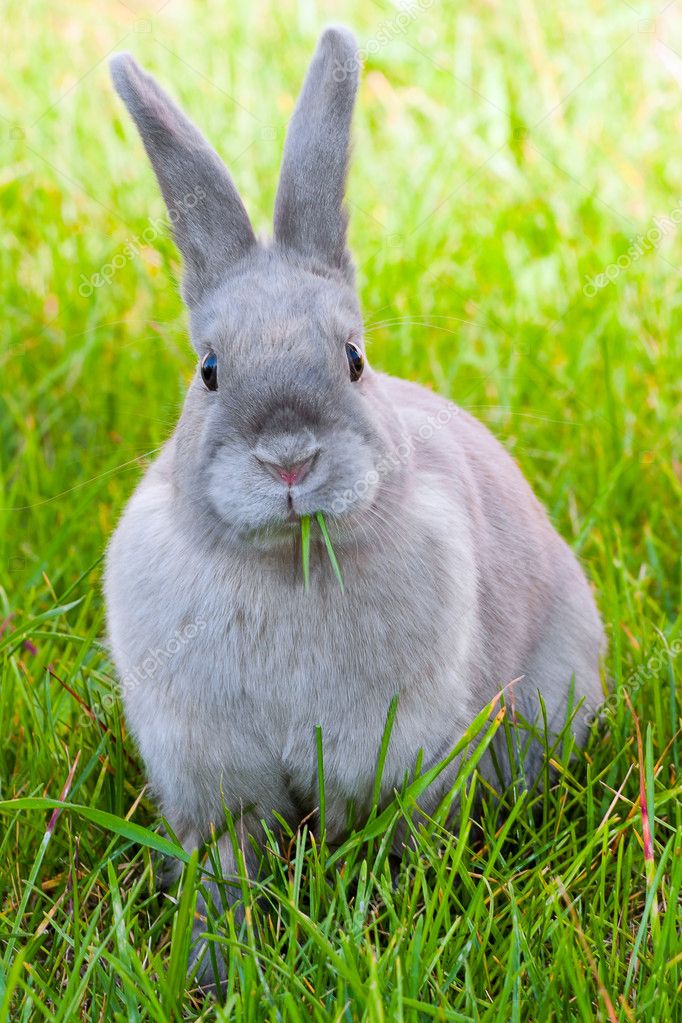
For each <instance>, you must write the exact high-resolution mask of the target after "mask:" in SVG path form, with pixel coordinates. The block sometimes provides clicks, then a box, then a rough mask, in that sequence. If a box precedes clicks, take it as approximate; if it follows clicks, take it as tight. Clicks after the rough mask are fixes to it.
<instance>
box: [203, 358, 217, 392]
mask: <svg viewBox="0 0 682 1023" xmlns="http://www.w3.org/2000/svg"><path fill="white" fill-rule="evenodd" d="M201 379H202V380H203V381H204V383H205V384H206V386H207V387H208V389H209V391H217V390H218V356H217V355H216V354H215V352H208V353H207V354H206V355H205V356H204V357H203V359H202V360H201Z"/></svg>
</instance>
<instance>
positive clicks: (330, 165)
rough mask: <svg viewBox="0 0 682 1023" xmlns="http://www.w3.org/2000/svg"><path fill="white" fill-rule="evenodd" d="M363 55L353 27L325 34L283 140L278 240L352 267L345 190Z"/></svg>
mask: <svg viewBox="0 0 682 1023" xmlns="http://www.w3.org/2000/svg"><path fill="white" fill-rule="evenodd" d="M359 66H360V61H359V54H358V48H357V44H356V42H355V38H354V36H353V35H352V33H351V32H349V31H348V29H345V28H341V27H337V26H332V27H330V28H327V29H325V31H324V32H323V33H322V35H321V36H320V41H319V43H318V44H317V50H316V51H315V56H314V57H313V60H312V63H311V65H310V68H309V70H308V74H307V76H306V80H305V82H304V84H303V89H302V90H301V95H300V97H299V100H298V104H297V106H296V110H295V111H294V115H293V117H292V119H291V123H290V125H289V129H288V131H287V138H286V142H285V144H284V156H283V159H282V170H281V174H280V180H279V187H278V189H277V198H276V200H275V238H276V240H277V241H278V242H281V243H282V244H284V245H290V246H292V247H293V248H295V249H298V250H299V251H301V252H304V253H306V254H310V255H314V256H316V257H318V258H319V259H321V260H323V261H324V262H325V263H327V264H329V265H331V266H334V267H339V268H341V269H342V270H345V271H347V272H349V273H350V272H351V271H350V266H351V263H350V256H349V254H348V252H347V250H346V222H347V216H346V212H345V210H344V207H343V195H344V188H345V184H346V171H347V168H348V154H349V148H350V125H351V118H352V115H353V105H354V102H355V93H356V91H357V87H358V73H359Z"/></svg>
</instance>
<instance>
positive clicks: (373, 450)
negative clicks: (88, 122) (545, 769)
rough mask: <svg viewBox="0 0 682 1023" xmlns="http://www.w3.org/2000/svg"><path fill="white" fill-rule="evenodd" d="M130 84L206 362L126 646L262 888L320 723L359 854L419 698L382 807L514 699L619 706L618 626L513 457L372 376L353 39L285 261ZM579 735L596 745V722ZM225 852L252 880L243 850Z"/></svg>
mask: <svg viewBox="0 0 682 1023" xmlns="http://www.w3.org/2000/svg"><path fill="white" fill-rule="evenodd" d="M111 68H112V75H113V80H114V84H115V87H116V89H117V91H118V93H119V94H120V96H121V97H122V99H123V101H124V102H125V104H126V106H127V107H128V110H129V111H130V113H131V115H132V117H133V119H134V121H135V123H136V125H137V127H138V129H139V132H140V135H141V137H142V141H143V143H144V146H145V149H146V151H147V154H148V156H149V159H150V160H151V163H152V165H153V168H154V171H155V173H156V176H157V178H158V181H159V184H160V186H161V190H162V192H163V196H164V199H165V201H166V204H167V206H168V210H169V216H170V219H171V221H172V222H173V225H174V231H175V238H176V240H177V244H178V247H179V249H180V251H181V253H182V256H183V264H184V276H183V285H182V288H183V297H184V299H185V301H186V304H187V306H188V309H189V319H190V331H191V337H192V342H193V344H194V347H195V349H196V352H197V357H198V365H197V372H196V375H195V377H194V379H193V380H192V383H191V385H190V387H189V391H188V394H187V398H186V401H185V405H184V409H183V412H182V415H181V417H180V421H179V423H178V425H177V428H176V430H175V432H174V434H173V436H172V437H171V439H170V440H169V441H168V443H167V444H166V445H165V447H164V448H163V450H162V452H161V454H160V456H159V457H158V459H157V460H156V461H155V462H154V463H153V464H152V465H151V467H150V468H149V469H148V471H147V472H146V474H145V476H144V478H143V479H142V481H141V483H140V484H139V486H138V487H137V489H136V491H135V493H134V494H133V496H132V498H131V500H130V502H129V504H128V506H127V508H126V510H125V512H124V514H123V517H122V519H121V521H120V523H119V525H118V528H117V529H116V532H115V534H114V536H113V538H112V540H111V543H110V546H109V550H108V556H107V563H106V579H105V589H106V602H107V608H108V630H109V638H110V643H111V649H112V651H113V655H114V659H115V663H116V667H117V669H118V672H119V675H120V678H121V686H122V692H123V698H124V703H125V711H126V715H127V720H128V723H129V726H130V728H131V730H132V732H133V734H134V736H135V739H136V741H137V743H138V745H139V748H140V751H141V754H142V756H143V758H144V762H145V765H146V768H147V771H148V775H149V779H150V782H151V785H152V787H153V790H154V792H155V793H156V796H157V798H158V800H159V803H160V805H161V808H162V809H163V812H164V814H165V815H166V817H167V819H168V820H169V822H170V824H171V825H172V827H173V829H174V830H175V832H176V834H177V835H178V836H179V837H180V838H181V840H182V842H183V843H184V844H185V845H186V847H187V848H188V849H191V848H193V847H195V846H196V845H197V844H200V843H201V842H202V841H204V840H205V839H206V838H207V836H208V835H209V833H210V828H211V824H212V823H214V824H215V825H216V826H217V827H218V828H219V827H220V825H221V822H223V821H224V809H223V803H225V805H227V807H229V809H230V810H231V811H232V812H233V813H234V814H235V815H236V817H237V818H238V820H239V829H240V835H241V837H242V838H243V839H244V849H245V851H246V853H247V861H248V865H249V867H250V869H254V870H255V869H256V864H255V862H254V853H253V850H252V848H251V845H252V844H255V845H256V846H257V845H258V842H259V840H260V839H261V837H262V826H261V821H262V820H266V821H271V822H272V821H273V820H274V818H273V811H276V812H278V813H279V814H281V815H283V816H284V817H285V818H286V819H287V820H288V821H290V822H291V824H292V825H294V826H295V825H296V824H297V823H298V822H299V821H300V820H301V819H302V818H303V817H304V816H305V815H306V814H309V813H310V812H311V811H312V810H313V809H314V808H315V807H316V805H317V801H318V793H317V759H316V743H315V728H316V726H317V725H320V726H321V728H322V735H323V746H324V763H325V780H326V824H327V831H328V838H329V841H330V842H332V843H333V842H337V841H339V840H340V839H341V838H342V836H343V833H344V829H345V827H346V821H347V816H346V815H347V808H348V805H349V803H352V804H353V805H354V806H355V810H356V814H357V816H358V819H359V820H362V814H363V812H364V813H366V812H367V810H368V808H369V806H370V804H371V797H372V786H373V782H374V776H375V766H376V758H377V751H378V749H379V745H380V742H381V737H382V733H383V731H384V726H385V721H386V714H387V710H388V707H389V704H390V702H391V699H392V698H393V697H394V695H395V694H398V709H397V717H396V720H395V724H394V727H393V731H392V735H391V740H390V745H389V749H388V755H387V759H386V765H385V769H384V772H383V781H382V799H383V800H386V799H388V798H389V797H390V796H391V794H392V792H393V790H394V788H395V787H400V785H401V784H402V782H403V779H404V777H405V775H406V772H408V773H409V772H410V771H411V770H413V768H414V765H415V760H416V758H417V754H418V751H419V750H422V751H423V764H424V766H425V767H426V766H429V765H431V764H434V763H436V762H438V761H439V760H441V759H442V758H443V757H444V756H445V755H446V754H447V753H448V751H449V750H450V749H452V747H453V746H454V744H455V743H456V742H457V740H458V739H459V738H460V737H461V735H462V734H463V732H464V731H465V729H466V728H467V726H468V725H469V724H470V723H471V721H472V719H473V718H474V717H475V715H476V714H477V713H478V712H479V711H480V710H481V709H482V707H483V706H484V705H485V704H486V703H488V702H489V701H491V700H492V698H493V697H494V695H495V694H496V693H498V692H499V691H500V690H501V689H503V688H504V687H506V686H507V687H508V685H509V683H510V682H512V681H513V680H516V681H515V682H514V685H513V686H512V687H511V690H512V694H513V702H514V707H515V711H516V713H517V714H518V715H522V716H523V717H524V718H525V719H526V720H527V721H535V720H537V719H538V718H539V700H538V693H539V694H541V696H542V699H543V700H544V703H545V706H546V713H547V719H548V722H549V727H550V729H551V730H552V731H556V730H558V729H559V728H560V727H561V726H562V725H563V723H564V720H565V715H566V711H567V705H568V702H569V699H570V698H572V699H573V700H574V702H577V701H578V700H580V699H585V700H586V701H587V702H588V704H589V705H590V706H591V707H594V706H596V705H598V704H599V703H600V702H601V699H602V690H601V684H600V672H599V661H600V655H601V653H602V651H603V645H604V640H603V632H602V627H601V623H600V619H599V615H598V613H597V610H596V608H595V603H594V600H593V598H592V594H591V592H590V588H589V586H588V584H587V582H586V580H585V577H584V575H583V572H582V571H581V568H580V567H579V565H578V562H577V561H576V559H575V557H574V556H573V554H572V553H571V551H570V550H569V548H568V546H567V545H566V544H565V543H564V541H563V540H562V539H561V538H560V537H559V535H558V534H557V533H556V532H555V530H554V529H553V527H552V526H551V524H550V522H549V520H548V518H547V515H546V514H545V512H544V510H543V508H542V507H541V506H540V504H539V502H538V501H537V499H536V498H535V497H534V495H533V493H532V492H531V489H530V487H529V486H528V484H527V483H526V481H525V480H524V478H523V476H522V475H521V473H520V471H519V469H518V468H517V466H516V464H515V463H514V461H513V460H512V458H511V457H510V456H509V455H508V454H507V452H506V451H505V450H504V448H503V447H502V446H501V445H500V444H499V443H498V442H497V441H496V440H495V439H494V438H493V437H492V435H491V434H490V433H489V432H488V431H487V430H486V429H485V427H483V426H482V425H481V424H480V423H479V422H477V421H476V420H475V419H473V418H471V417H470V416H469V415H467V414H466V413H465V412H464V411H462V410H461V409H459V408H457V407H456V406H454V405H453V404H452V403H450V402H448V401H446V400H444V399H443V398H440V397H438V396H437V395H435V394H433V393H431V392H430V391H428V390H425V389H423V388H421V387H419V386H417V385H415V384H413V383H408V382H406V381H403V380H398V379H395V378H392V377H388V376H386V375H384V374H383V373H379V372H377V371H375V370H373V369H372V368H371V366H370V365H369V364H368V362H367V359H366V356H365V353H364V345H363V323H362V315H361V313H360V308H359V304H358V299H357V296H356V292H355V288H354V271H353V265H352V262H351V258H350V255H349V253H348V250H347V248H346V214H345V212H344V207H343V197H344V186H345V179H346V171H347V163H348V152H349V137H350V125H351V117H352V111H353V105H354V100H355V94H356V90H357V82H358V71H359V57H358V51H357V47H356V43H355V40H354V38H353V36H352V35H351V34H350V33H349V32H348V31H347V30H346V29H344V28H338V27H331V28H328V29H326V30H325V31H324V32H323V34H322V36H321V38H320V41H319V44H318V47H317V50H316V53H315V55H314V58H313V61H312V64H311V66H310V70H309V72H308V75H307V78H306V80H305V84H304V86H303V90H302V92H301V96H300V99H299V101H298V105H297V107H296V111H295V113H294V116H293V118H292V120H291V123H290V125H289V129H288V133H287V138H286V143H285V147H284V157H283V162H282V170H281V177H280V182H279V187H278V191H277V198H276V203H275V214H274V237H273V239H272V241H267V242H262V241H258V240H257V239H256V237H255V236H254V232H253V229H252V227H251V224H250V222H249V218H248V216H247V213H246V210H245V208H244V205H243V203H242V201H241V199H240V197H239V195H238V193H237V191H236V189H235V186H234V184H233V182H232V179H231V178H230V176H229V174H228V172H227V170H226V169H225V166H224V165H223V163H222V161H221V160H220V158H219V157H218V155H217V154H216V153H215V151H214V150H213V149H212V148H210V146H209V145H208V143H207V142H206V141H205V139H204V138H203V136H202V135H201V134H200V133H199V131H198V130H197V128H196V127H194V125H193V124H192V123H191V122H190V121H189V120H188V119H187V118H186V117H185V116H184V115H183V114H182V113H181V112H180V110H178V108H177V107H176V106H175V104H174V103H173V102H172V101H171V100H170V99H169V97H168V96H167V95H166V94H165V92H163V91H162V90H161V88H160V87H159V86H158V85H157V84H156V82H155V81H154V79H152V78H151V77H149V76H148V75H147V74H145V73H144V72H143V71H142V70H141V69H140V67H139V66H138V65H137V64H136V62H135V61H134V60H133V58H132V57H131V56H129V55H127V54H120V55H117V56H116V57H114V58H113V60H112V62H111ZM417 272H418V268H415V273H417ZM318 511H321V512H322V513H323V514H324V516H325V519H326V522H327V525H328V529H329V533H330V536H331V540H332V542H333V547H334V550H335V552H336V555H337V558H338V560H339V563H340V566H341V569H342V572H343V576H344V582H345V588H344V589H343V590H342V589H341V588H340V587H339V585H338V584H337V581H336V579H335V577H334V573H333V572H332V570H331V567H330V563H329V560H328V558H327V555H326V553H325V548H324V546H323V544H322V540H321V538H319V537H317V533H316V532H315V536H314V539H313V545H312V550H311V561H310V589H309V591H306V589H305V587H304V585H303V579H302V573H301V564H300V518H301V516H302V515H314V514H315V513H316V512H318ZM508 692H509V689H508ZM571 694H572V696H571ZM574 730H575V732H576V737H577V739H578V741H580V740H582V739H584V732H585V730H586V725H585V716H584V715H578V716H577V717H576V719H575V722H574ZM501 748H502V747H500V749H501ZM539 749H540V746H539V744H536V746H535V747H534V748H533V749H531V750H530V751H529V752H528V755H527V760H526V763H525V764H524V765H523V766H524V767H525V770H526V774H527V776H528V778H529V779H531V778H532V777H533V776H535V775H536V774H537V771H538V766H539V762H540V756H539V753H538V750H539ZM485 770H490V764H488V765H487V766H486V768H485ZM448 779H450V781H451V776H450V775H448V774H447V773H446V774H444V775H443V776H442V777H441V779H440V780H439V784H438V785H435V786H434V791H433V792H431V793H429V794H428V797H427V805H429V802H428V801H429V800H430V801H431V802H430V805H433V804H435V802H436V801H437V800H438V799H439V798H440V797H442V795H443V792H444V787H445V786H446V785H447V784H448ZM247 838H250V839H252V840H253V843H251V842H249V841H246V839H247ZM220 845H221V857H222V867H223V871H224V872H225V874H226V875H229V874H230V873H231V872H232V871H233V870H234V862H233V852H232V846H231V843H230V840H229V838H228V837H224V838H222V839H220Z"/></svg>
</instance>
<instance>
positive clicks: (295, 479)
mask: <svg viewBox="0 0 682 1023" xmlns="http://www.w3.org/2000/svg"><path fill="white" fill-rule="evenodd" d="M316 457H317V452H315V454H314V455H310V456H309V457H308V458H306V459H304V460H302V461H299V462H288V461H287V462H281V463H280V462H270V461H268V460H267V459H264V458H259V459H258V461H259V462H260V463H261V465H263V466H264V467H265V468H266V469H267V470H268V472H269V473H270V474H271V475H272V476H274V477H275V479H279V480H281V481H282V483H284V485H285V486H287V487H293V486H294V485H295V484H296V483H300V482H301V480H302V479H303V477H304V476H305V475H306V474H307V473H308V471H309V469H310V467H311V466H312V464H313V462H314V461H315V459H316Z"/></svg>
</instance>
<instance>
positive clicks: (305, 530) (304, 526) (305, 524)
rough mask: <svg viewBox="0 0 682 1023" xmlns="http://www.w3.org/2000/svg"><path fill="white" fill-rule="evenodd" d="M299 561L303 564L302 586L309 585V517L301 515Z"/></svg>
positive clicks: (306, 586)
mask: <svg viewBox="0 0 682 1023" xmlns="http://www.w3.org/2000/svg"><path fill="white" fill-rule="evenodd" d="M301 560H302V562H303V585H304V586H305V588H306V590H307V589H308V587H309V585H310V515H301Z"/></svg>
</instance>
